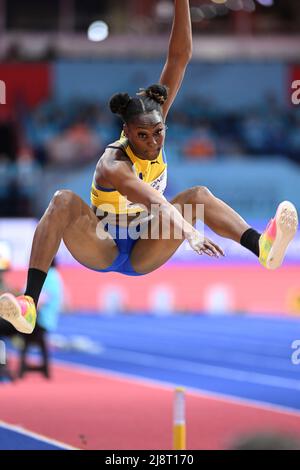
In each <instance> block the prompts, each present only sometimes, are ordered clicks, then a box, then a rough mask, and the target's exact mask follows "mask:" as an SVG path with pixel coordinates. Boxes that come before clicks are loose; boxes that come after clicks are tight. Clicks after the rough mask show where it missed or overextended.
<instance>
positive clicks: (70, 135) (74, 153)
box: [47, 122, 101, 166]
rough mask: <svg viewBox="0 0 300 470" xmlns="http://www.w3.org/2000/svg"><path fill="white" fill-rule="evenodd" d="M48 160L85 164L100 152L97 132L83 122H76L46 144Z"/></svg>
mask: <svg viewBox="0 0 300 470" xmlns="http://www.w3.org/2000/svg"><path fill="white" fill-rule="evenodd" d="M47 149H48V152H49V160H50V162H53V163H59V164H60V165H71V166H73V165H76V164H86V163H89V162H90V161H91V160H93V159H95V158H96V157H97V155H98V153H100V150H101V142H100V139H99V137H98V136H97V134H96V133H95V132H94V131H93V130H92V129H91V128H89V127H88V126H87V125H86V124H85V123H84V122H77V123H75V124H73V125H72V126H71V127H70V128H69V129H67V130H66V131H65V132H63V134H61V135H60V136H58V137H56V138H55V139H53V140H50V141H49V142H48V145H47Z"/></svg>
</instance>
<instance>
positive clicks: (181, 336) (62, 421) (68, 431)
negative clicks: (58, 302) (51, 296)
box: [0, 312, 300, 450]
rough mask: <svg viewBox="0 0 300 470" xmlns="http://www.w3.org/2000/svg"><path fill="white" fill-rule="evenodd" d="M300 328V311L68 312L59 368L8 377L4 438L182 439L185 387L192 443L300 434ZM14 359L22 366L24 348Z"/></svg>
mask: <svg viewBox="0 0 300 470" xmlns="http://www.w3.org/2000/svg"><path fill="white" fill-rule="evenodd" d="M299 327H300V323H299V320H297V319H296V318H291V317H290V318H288V317H272V318H270V317H268V318H267V317H262V316H243V315H240V316H236V315H235V316H220V315H218V316H211V315H179V314H178V315H172V316H163V317H157V316H152V315H116V316H111V317H107V316H101V315H96V314H95V315H91V314H85V313H84V312H83V313H82V314H76V315H71V314H70V315H65V316H63V317H61V320H60V327H59V331H58V335H59V336H57V335H56V336H55V337H53V338H52V346H51V358H52V359H51V379H50V380H47V379H46V378H43V376H42V375H40V374H36V373H35V374H33V373H28V374H27V375H26V376H25V378H24V379H22V380H15V381H14V382H7V383H0V403H1V408H0V449H62V448H65V449H68V448H77V449H120V450H121V449H171V448H172V409H173V396H174V388H175V387H176V386H184V387H185V389H186V421H187V448H188V449H226V448H228V447H230V445H231V443H232V442H233V441H234V440H236V439H237V438H238V437H239V436H244V435H246V434H251V433H254V432H258V431H266V432H268V431H272V432H277V431H278V432H280V433H284V434H289V435H292V436H294V437H295V436H296V437H299V439H300V365H297V364H296V363H297V362H299V361H298V360H297V359H298V355H297V351H296V350H295V349H293V348H292V344H293V342H294V341H296V340H298V339H299V340H300V328H299ZM293 354H294V356H293ZM299 356H300V355H299ZM292 358H294V361H293V360H292ZM9 359H10V360H9V365H10V367H12V369H13V368H16V367H17V365H18V360H19V359H18V355H17V354H16V353H15V352H13V351H9ZM293 362H295V364H293Z"/></svg>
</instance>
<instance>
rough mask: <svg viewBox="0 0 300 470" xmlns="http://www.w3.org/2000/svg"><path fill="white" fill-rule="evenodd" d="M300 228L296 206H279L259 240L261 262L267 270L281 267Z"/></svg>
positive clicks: (287, 202)
mask: <svg viewBox="0 0 300 470" xmlns="http://www.w3.org/2000/svg"><path fill="white" fill-rule="evenodd" d="M297 228H298V215H297V211H296V208H295V206H294V205H293V204H292V203H291V202H289V201H284V202H282V203H281V204H279V206H278V208H277V211H276V214H275V217H274V219H271V220H270V222H269V224H268V226H267V228H266V230H265V231H264V232H263V234H262V235H261V237H260V239H259V261H260V263H261V264H262V265H263V266H264V267H265V268H267V269H277V268H279V266H281V264H282V261H283V259H284V256H285V252H286V250H287V247H288V245H289V243H290V242H291V240H292V239H293V238H294V236H295V234H296V232H297Z"/></svg>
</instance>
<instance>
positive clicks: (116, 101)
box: [109, 93, 131, 116]
mask: <svg viewBox="0 0 300 470" xmlns="http://www.w3.org/2000/svg"><path fill="white" fill-rule="evenodd" d="M130 100H131V98H130V96H129V95H128V93H116V94H115V95H113V96H112V97H111V99H110V101H109V107H110V110H111V112H112V113H114V114H118V115H119V116H123V115H124V114H125V112H126V109H127V106H128V105H129V103H130Z"/></svg>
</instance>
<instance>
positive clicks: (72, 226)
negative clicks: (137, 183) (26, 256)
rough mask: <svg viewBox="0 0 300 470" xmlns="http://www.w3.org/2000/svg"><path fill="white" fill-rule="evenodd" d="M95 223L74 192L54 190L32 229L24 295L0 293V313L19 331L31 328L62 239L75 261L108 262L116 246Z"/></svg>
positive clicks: (95, 264) (98, 265)
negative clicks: (32, 234)
mask: <svg viewBox="0 0 300 470" xmlns="http://www.w3.org/2000/svg"><path fill="white" fill-rule="evenodd" d="M98 224H99V222H98V219H97V217H96V215H95V214H94V212H93V211H92V210H91V209H90V208H89V207H88V206H87V205H86V204H85V203H84V202H83V201H82V200H81V199H80V198H79V197H78V196H77V195H75V194H74V193H72V192H71V191H57V192H56V193H55V195H54V197H53V199H52V201H51V203H50V205H49V207H48V209H47V210H46V212H45V214H44V216H43V217H42V219H41V220H40V222H39V224H38V226H37V229H36V231H35V235H34V239H33V244H32V251H31V257H30V268H29V271H28V277H27V287H26V292H25V295H24V296H19V297H15V296H13V295H12V294H3V295H2V296H1V297H0V317H2V318H4V319H5V320H7V321H9V322H10V323H11V324H12V325H13V326H14V327H15V328H16V329H17V330H18V331H20V332H22V333H31V332H32V331H33V329H34V326H35V322H36V305H37V303H38V299H39V295H40V292H41V289H42V287H43V284H44V281H45V279H46V276H47V272H48V269H49V266H50V264H51V261H52V259H53V258H54V256H55V255H56V253H57V250H58V248H59V245H60V243H61V241H62V240H64V242H65V245H66V247H67V248H68V250H69V251H70V253H71V254H72V255H73V256H74V258H75V259H76V260H77V261H79V263H81V264H83V265H85V266H87V267H89V268H92V269H99V270H100V269H105V268H107V267H108V266H110V265H111V264H112V263H113V261H114V259H115V258H116V257H117V255H118V249H117V246H116V245H115V242H114V241H113V239H112V238H111V237H110V236H109V235H108V234H106V233H105V232H104V231H103V229H101V225H100V224H99V225H98ZM101 235H106V237H105V238H104V237H103V238H102V237H101Z"/></svg>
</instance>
